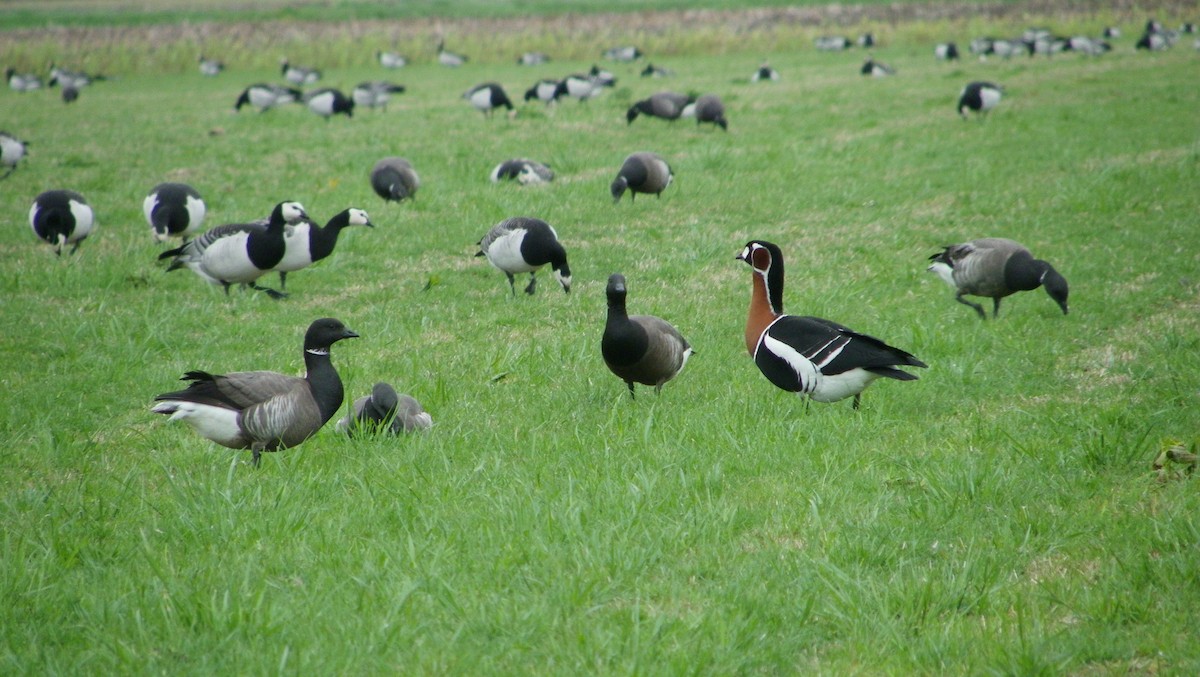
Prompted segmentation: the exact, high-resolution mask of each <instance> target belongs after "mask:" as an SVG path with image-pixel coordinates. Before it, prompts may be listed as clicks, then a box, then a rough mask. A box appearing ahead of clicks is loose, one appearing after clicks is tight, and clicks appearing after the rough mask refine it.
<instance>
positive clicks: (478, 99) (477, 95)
mask: <svg viewBox="0 0 1200 677" xmlns="http://www.w3.org/2000/svg"><path fill="white" fill-rule="evenodd" d="M463 98H464V99H466V100H467V101H470V102H471V105H472V106H474V107H475V108H476V110H478V111H479V112H481V113H483V114H484V116H485V117H491V115H492V111H493V110H495V109H497V108H499V107H501V106H503V107H505V108H507V109H508V110H510V111H512V110H513V105H512V101H510V100H509V99H508V95H507V94H505V93H504V88H503V87H501V86H500V85H498V84H497V83H495V82H485V83H483V84H482V85H476V86H474V87H472V88H471V89H469V90H467V92H466V93H465V94H463Z"/></svg>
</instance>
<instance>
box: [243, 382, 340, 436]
mask: <svg viewBox="0 0 1200 677" xmlns="http://www.w3.org/2000/svg"><path fill="white" fill-rule="evenodd" d="M281 383H282V382H276V385H280V384H281ZM240 424H241V427H242V429H243V430H245V431H246V433H247V434H248V435H249V436H250V438H251V439H254V440H270V442H269V443H268V444H267V445H266V447H265V448H266V449H276V448H278V447H280V446H283V447H293V446H295V445H297V444H300V443H301V442H303V441H304V440H306V439H308V438H309V437H311V436H312V434H313V433H315V432H316V431H318V430H320V429H321V426H323V425H325V420H324V418H323V417H322V416H321V409H320V407H318V406H317V401H316V399H315V398H314V397H313V393H312V388H311V386H309V384H308V382H307V381H305V380H304V379H295V380H294V381H293V382H292V383H291V386H290V387H289V388H287V389H286V390H284V391H283V392H279V393H277V394H275V395H274V396H272V397H270V398H268V399H266V400H264V401H262V402H259V403H258V404H255V405H253V406H251V407H248V408H246V409H245V410H244V411H243V412H242V417H241V421H240Z"/></svg>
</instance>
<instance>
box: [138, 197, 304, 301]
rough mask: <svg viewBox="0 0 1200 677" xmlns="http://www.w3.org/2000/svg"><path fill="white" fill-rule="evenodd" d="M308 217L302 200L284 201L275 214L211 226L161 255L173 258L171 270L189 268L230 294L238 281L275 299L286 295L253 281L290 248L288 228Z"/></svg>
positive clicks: (277, 261) (161, 256) (273, 211)
mask: <svg viewBox="0 0 1200 677" xmlns="http://www.w3.org/2000/svg"><path fill="white" fill-rule="evenodd" d="M307 218H308V214H307V213H306V212H305V211H304V206H303V205H301V204H300V203H299V202H290V201H287V202H280V203H279V204H277V205H275V208H274V209H273V210H271V216H270V217H269V218H268V219H267V220H266V222H263V221H254V222H251V223H228V224H225V225H221V226H217V227H216V228H210V229H209V230H208V231H206V232H205V233H204V234H203V235H201V236H200V237H197V238H195V239H193V240H190V241H189V242H187V243H185V244H183V245H182V246H179V247H177V248H175V249H171V250H168V251H165V252H163V253H162V254H159V255H158V258H159V259H160V260H163V259H172V261H171V265H169V266H168V267H167V272H171V271H172V270H177V269H179V268H187V269H188V270H191V271H192V272H193V273H195V274H196V275H198V276H199V277H200V278H201V279H203V280H206V281H207V282H209V283H211V284H220V285H223V286H224V287H225V293H226V294H229V286H230V284H232V283H234V282H240V283H242V284H247V285H249V286H250V287H251V288H253V289H257V290H259V291H265V292H266V293H267V295H268V296H270V297H271V298H283V297H284V296H285V294H281V293H280V292H277V291H275V290H274V289H267V288H266V287H260V286H258V285H257V284H253V282H254V281H255V280H257V279H258V278H259V277H261V276H262V275H263V274H265V273H266V272H268V271H269V270H271V269H272V268H274V267H275V265H276V264H278V263H279V262H280V261H281V260H282V259H283V255H284V252H285V250H286V248H285V244H284V227H285V226H287V225H294V224H297V223H300V222H301V221H303V220H305V219H307Z"/></svg>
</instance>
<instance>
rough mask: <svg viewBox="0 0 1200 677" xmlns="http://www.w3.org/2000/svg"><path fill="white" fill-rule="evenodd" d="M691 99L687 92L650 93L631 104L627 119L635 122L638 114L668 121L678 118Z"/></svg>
mask: <svg viewBox="0 0 1200 677" xmlns="http://www.w3.org/2000/svg"><path fill="white" fill-rule="evenodd" d="M691 101H692V100H691V98H689V97H688V96H687V95H686V94H679V93H677V92H658V93H657V94H652V95H650V98H648V99H642V100H641V101H638V102H637V103H635V104H633V105H632V106H630V107H629V110H627V111H625V121H626V123H628V124H633V121H634V120H636V119H637V116H638V115H649V116H650V117H655V118H662V119H663V120H667V121H668V122H671V121H674V120H678V119H679V116H680V115H682V114H683V107H684V106H686V105H688V104H689V103H691Z"/></svg>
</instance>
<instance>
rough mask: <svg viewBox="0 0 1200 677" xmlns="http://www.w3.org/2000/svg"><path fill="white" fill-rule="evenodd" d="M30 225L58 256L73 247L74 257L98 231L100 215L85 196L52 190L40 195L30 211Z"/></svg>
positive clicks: (69, 191)
mask: <svg viewBox="0 0 1200 677" xmlns="http://www.w3.org/2000/svg"><path fill="white" fill-rule="evenodd" d="M29 225H30V227H31V228H33V232H34V234H35V235H37V236H38V237H40V238H41V239H42V240H43V241H44V242H46V244H49V245H52V246H53V247H54V253H55V255H57V256H62V249H63V247H65V246H66V245H71V251H70V252H69V253H70V254H74V253H75V250H76V249H79V243H81V242H83V241H84V239H86V238H87V236H88V235H91V234H92V230H93V229H95V227H96V215H95V213H94V212H93V211H92V208H91V207H90V206H89V205H88V203H87V200H85V199H83V196H82V195H80V194H79V193H76V192H75V191H73V190H48V191H46V192H44V193H42V194H41V195H38V196H37V197H36V198H35V199H34V201H33V207H31V208H30V209H29Z"/></svg>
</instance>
